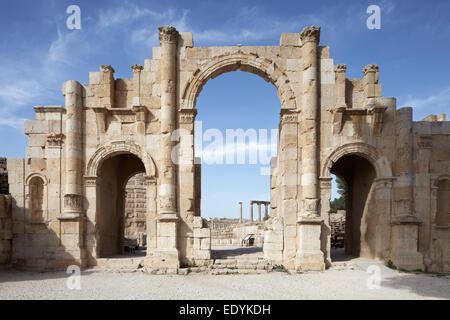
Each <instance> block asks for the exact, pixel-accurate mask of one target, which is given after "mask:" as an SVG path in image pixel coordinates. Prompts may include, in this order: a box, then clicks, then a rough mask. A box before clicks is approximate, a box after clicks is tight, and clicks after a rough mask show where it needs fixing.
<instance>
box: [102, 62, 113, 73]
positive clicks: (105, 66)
mask: <svg viewBox="0 0 450 320" xmlns="http://www.w3.org/2000/svg"><path fill="white" fill-rule="evenodd" d="M100 71H101V72H112V73H114V72H115V70H114V68H113V67H111V66H110V65H109V64H102V65H100Z"/></svg>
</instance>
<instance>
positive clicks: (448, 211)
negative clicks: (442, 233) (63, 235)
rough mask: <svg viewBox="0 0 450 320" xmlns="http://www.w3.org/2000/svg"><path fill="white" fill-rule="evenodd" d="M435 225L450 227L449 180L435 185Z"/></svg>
mask: <svg viewBox="0 0 450 320" xmlns="http://www.w3.org/2000/svg"><path fill="white" fill-rule="evenodd" d="M437 187H438V190H437V212H436V225H438V226H447V225H450V179H443V180H440V181H439V183H438V184H437Z"/></svg>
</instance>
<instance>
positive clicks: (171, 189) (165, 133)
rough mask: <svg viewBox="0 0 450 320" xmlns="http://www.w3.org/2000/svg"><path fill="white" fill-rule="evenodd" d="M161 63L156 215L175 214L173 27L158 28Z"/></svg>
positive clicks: (175, 77)
mask: <svg viewBox="0 0 450 320" xmlns="http://www.w3.org/2000/svg"><path fill="white" fill-rule="evenodd" d="M159 41H160V45H161V49H160V50H161V60H160V61H159V73H160V84H161V155H162V157H161V158H162V159H161V165H162V168H161V176H160V187H159V196H160V201H159V205H160V213H161V214H174V215H176V214H177V208H176V168H175V164H174V162H173V161H172V148H173V142H172V141H171V134H172V132H173V130H174V129H175V122H176V121H175V115H176V79H177V72H176V71H177V61H176V54H177V41H178V31H177V30H176V29H175V28H173V27H159Z"/></svg>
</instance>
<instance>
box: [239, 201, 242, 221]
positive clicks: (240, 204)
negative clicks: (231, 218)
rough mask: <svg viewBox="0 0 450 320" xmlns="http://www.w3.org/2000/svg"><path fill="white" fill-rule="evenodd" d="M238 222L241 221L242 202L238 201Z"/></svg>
mask: <svg viewBox="0 0 450 320" xmlns="http://www.w3.org/2000/svg"><path fill="white" fill-rule="evenodd" d="M239 223H242V202H239Z"/></svg>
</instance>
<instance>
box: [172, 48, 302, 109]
mask: <svg viewBox="0 0 450 320" xmlns="http://www.w3.org/2000/svg"><path fill="white" fill-rule="evenodd" d="M236 70H241V71H245V72H251V73H254V74H256V75H259V76H261V77H262V78H263V79H264V80H266V81H268V82H271V83H272V84H273V85H274V86H275V87H276V88H277V93H278V97H279V99H280V101H281V105H282V108H283V109H292V110H294V109H296V105H297V104H296V100H295V95H294V92H293V91H292V88H291V86H290V81H289V78H288V76H287V75H286V74H285V72H284V71H283V70H282V69H281V68H280V67H279V66H278V65H277V64H275V63H274V62H273V61H272V60H270V59H267V58H264V57H260V56H258V54H256V53H244V52H242V51H238V52H236V53H230V54H224V55H220V56H216V57H214V58H213V59H211V60H210V61H208V62H207V63H205V64H203V65H201V66H200V67H199V68H198V69H196V70H195V71H194V72H193V73H192V76H191V78H190V79H189V81H188V82H187V84H186V86H185V88H184V89H183V90H182V95H181V108H180V109H194V108H195V104H196V101H197V97H198V95H199V94H200V92H201V90H202V88H203V86H204V85H205V84H206V82H207V81H208V80H209V79H214V78H216V77H218V76H219V75H221V74H223V73H226V72H231V71H236Z"/></svg>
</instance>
